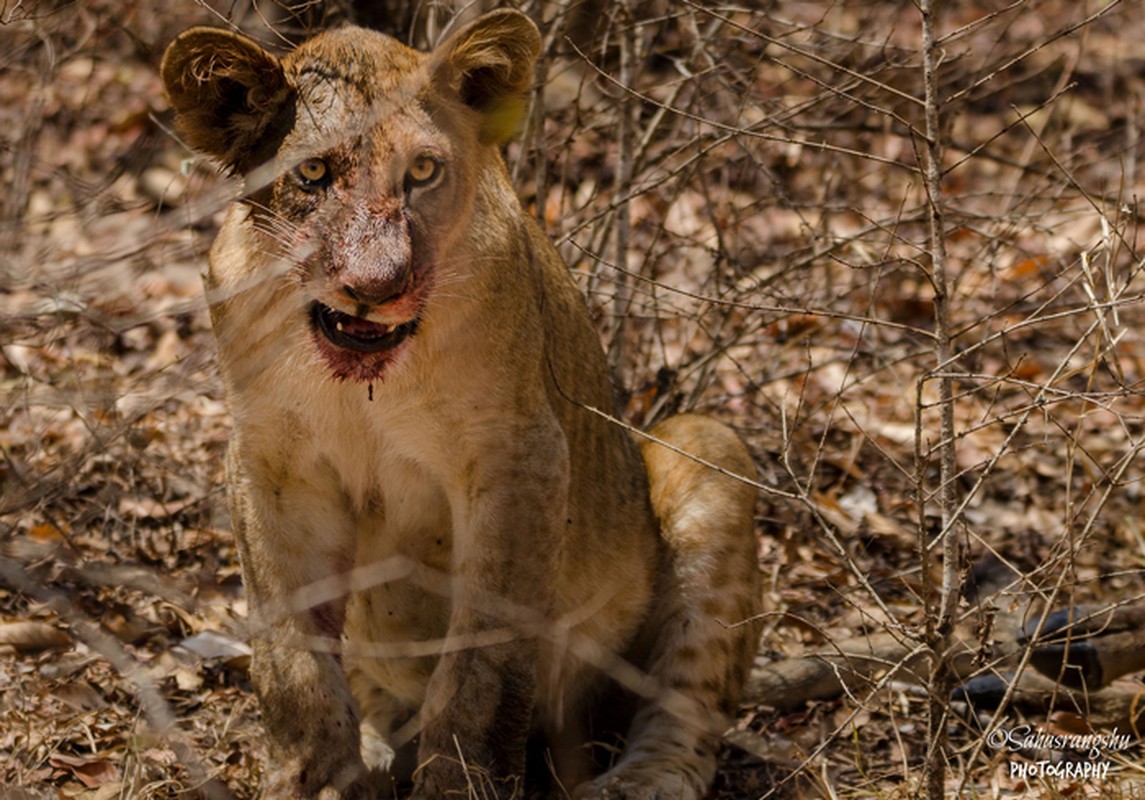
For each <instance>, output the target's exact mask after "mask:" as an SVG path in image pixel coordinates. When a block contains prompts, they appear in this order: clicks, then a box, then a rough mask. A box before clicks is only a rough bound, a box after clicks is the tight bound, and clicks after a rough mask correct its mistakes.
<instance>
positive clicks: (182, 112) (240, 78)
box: [160, 28, 292, 173]
mask: <svg viewBox="0 0 1145 800" xmlns="http://www.w3.org/2000/svg"><path fill="white" fill-rule="evenodd" d="M160 74H161V75H162V77H163V83H164V84H166V86H167V96H168V97H169V98H170V100H171V105H172V107H174V109H175V125H176V127H177V128H178V129H179V132H180V133H181V134H182V135H183V136H184V137H185V138H186V140H187V142H188V143H189V144H190V145H191V146H192V147H194V148H196V149H197V150H201V151H203V152H204V153H207V154H208V155H211V156H214V157H215V158H217V159H219V160H220V161H222V162H223V164H224V165H225V166H226V167H227V168H228V169H230V170H232V171H233V172H239V173H242V172H247V171H248V170H250V169H253V168H254V167H255V166H258V165H259V164H260V163H262V161H264V160H266V159H267V158H269V157H270V156H271V155H273V149H271V150H270V152H267V151H268V145H269V144H270V142H268V141H267V134H268V132H269V131H270V130H271V129H272V128H277V127H280V126H279V125H276V121H280V120H281V118H282V115H283V112H284V111H286V109H287V106H288V105H289V100H290V99H291V98H292V91H291V88H290V86H289V84H288V82H287V80H286V76H285V74H284V73H283V69H282V64H281V62H279V60H278V59H277V58H275V57H274V56H273V55H271V54H270V53H268V52H267V51H265V50H263V49H262V48H261V47H259V46H258V45H257V44H255V43H254V42H252V41H251V40H250V39H247V38H245V37H243V36H239V35H238V34H235V33H230V32H229V31H224V30H220V29H218V28H192V29H190V30H188V31H185V32H184V33H181V34H180V35H179V36H178V37H177V38H176V39H175V41H173V42H171V44H170V45H169V46H168V47H167V52H166V53H164V54H163V64H162V66H161V67H160Z"/></svg>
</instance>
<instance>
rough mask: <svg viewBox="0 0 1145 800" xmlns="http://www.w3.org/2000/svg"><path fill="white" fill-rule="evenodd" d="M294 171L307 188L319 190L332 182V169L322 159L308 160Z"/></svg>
mask: <svg viewBox="0 0 1145 800" xmlns="http://www.w3.org/2000/svg"><path fill="white" fill-rule="evenodd" d="M294 171H295V173H297V175H298V177H299V179H300V180H301V181H302V183H303V184H304V185H305V186H307V187H313V188H319V187H322V186H325V185H326V184H327V183H329V182H330V167H328V166H327V165H326V162H325V161H323V160H322V159H320V158H308V159H306V160H305V161H303V162H302V163H301V164H299V165H298V166H297V167H296V168H295V170H294Z"/></svg>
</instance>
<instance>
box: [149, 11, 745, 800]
mask: <svg viewBox="0 0 1145 800" xmlns="http://www.w3.org/2000/svg"><path fill="white" fill-rule="evenodd" d="M539 47H540V40H539V35H538V33H537V31H536V29H535V28H534V27H533V25H532V23H531V22H529V21H528V19H527V18H526V17H524V16H523V15H521V14H519V13H517V12H512V11H501V12H494V13H492V14H489V15H486V16H484V17H481V18H480V19H478V20H476V21H475V22H473V23H471V24H470V25H468V26H466V27H465V28H463V29H462V30H460V31H458V32H457V33H456V34H455V35H454V36H452V37H451V38H450V39H449V40H448V41H446V42H445V43H444V44H442V45H441V46H440V47H438V48H437V49H436V50H434V51H433V52H432V53H429V54H423V53H418V52H416V51H413V50H410V49H408V48H406V47H404V46H402V45H400V44H398V43H397V42H396V41H394V40H393V39H389V38H387V37H384V36H381V35H380V34H376V33H372V32H369V31H365V30H361V29H357V28H344V29H340V30H335V31H331V32H328V33H325V34H321V35H319V36H318V37H316V38H314V39H312V40H310V41H309V42H307V43H305V44H303V45H302V46H301V47H299V48H298V49H297V50H296V51H294V52H293V53H290V54H289V55H287V56H285V57H284V58H282V59H281V60H280V59H277V58H275V57H274V56H272V55H270V54H268V53H266V52H265V51H263V50H262V49H261V48H259V47H258V46H256V45H255V44H253V43H252V42H250V41H248V40H246V39H243V38H241V37H238V36H235V35H233V34H230V33H225V32H222V31H217V30H208V29H195V30H192V31H188V32H187V33H185V34H183V35H182V36H180V37H179V38H178V39H177V40H176V41H175V42H174V43H172V45H171V46H170V48H169V49H168V51H167V54H166V56H165V58H164V62H163V67H162V73H163V78H164V81H165V82H166V85H167V89H168V94H169V96H170V98H171V101H172V104H173V106H174V107H175V110H176V113H177V118H178V123H179V128H180V131H181V133H182V135H183V136H184V137H185V138H186V140H187V141H188V142H189V143H190V144H191V145H193V146H196V147H198V148H201V149H203V150H204V151H206V152H207V153H209V154H210V155H212V156H215V157H216V158H218V159H219V160H220V161H221V162H222V163H223V164H224V165H225V166H226V167H228V168H229V169H231V170H232V171H235V172H237V173H241V174H245V175H246V177H247V180H248V189H249V193H248V196H247V197H246V198H245V199H244V200H243V201H242V202H238V203H236V204H235V205H234V206H233V207H232V208H231V209H230V210H229V212H228V214H227V218H226V222H225V224H224V226H223V228H222V230H221V232H220V234H219V236H218V239H217V241H216V242H215V245H214V247H213V249H212V251H211V257H210V270H209V274H208V276H207V287H208V295H209V299H210V302H211V309H212V317H213V321H214V325H215V331H216V335H217V338H218V342H219V363H220V366H221V369H222V373H223V377H224V380H225V382H226V388H227V393H228V397H229V401H230V405H231V409H232V412H233V414H234V420H235V432H234V439H233V441H232V442H231V447H230V451H229V455H228V462H227V476H228V490H229V495H230V501H231V506H232V514H233V517H234V523H235V530H236V534H237V537H238V543H239V551H240V554H241V558H242V566H243V575H244V581H245V584H246V589H247V593H248V596H249V599H250V604H251V610H252V616H253V617H254V618H255V620H256V635H255V638H254V650H255V655H254V661H253V663H252V667H251V672H252V678H253V680H254V684H255V688H256V690H257V693H258V697H259V701H260V704H261V708H262V713H263V718H264V722H265V726H266V729H267V732H268V734H269V736H270V740H271V743H272V747H271V757H272V759H273V763H272V765H270V766H269V767H268V770H267V772H266V780H265V781H264V785H265V794H266V796H268V797H272V798H312V797H322V798H358V797H371V796H374V794H375V793H376V792H378V791H383V792H385V791H389V790H390V789H391V788H392V787H393V786H394V785H395V784H400V783H402V782H404V781H408V780H410V779H411V778H412V780H413V787H414V788H413V796H415V797H418V798H425V799H426V800H429V799H430V798H433V799H434V800H436V798H440V797H444V796H446V795H447V794H449V793H451V792H455V791H462V792H463V791H465V790H466V787H467V786H472V785H473V782H474V781H476V780H478V779H479V777H480V776H485V777H486V779H488V780H489V781H490V786H491V787H492V788H493V790H494V791H496V792H498V793H500V794H502V795H504V796H509V795H510V794H512V793H513V792H514V791H516V790H517V788H519V787H518V783H517V782H518V781H519V780H521V779H522V778H523V777H525V772H526V752H527V748H526V744H527V742H531V741H543V742H544V743H545V744H546V745H547V747H548V748H549V756H550V758H551V760H552V762H551V763H552V764H553V765H554V766H555V769H556V771H557V773H558V775H557V778H558V780H559V781H560V782H561V783H562V784H563V785H565V786H566V787H568V788H572V786H574V785H577V784H580V788H579V789H578V790H577V794H578V796H579V797H611V798H622V797H623V798H678V797H679V798H698V797H700V796H701V795H702V794H703V793H704V792H705V790H706V787H707V786H708V784H709V783H710V781H711V779H712V776H713V774H714V771H715V748H716V744H717V737H718V734H719V733H720V732H721V731H722V730H723V728H724V727H725V726H726V724H727V721H728V718H729V715H730V714H731V713H732V711H733V710H734V707H735V704H736V701H737V698H738V696H739V692H740V690H741V688H742V685H743V682H744V679H745V673H746V670H747V667H748V665H749V663H750V660H751V656H752V652H753V650H754V647H755V645H756V638H757V635H758V631H757V629H756V627H755V626H754V625H753V624H750V623H748V624H741V625H738V626H734V627H729V625H733V624H734V623H742V622H744V621H745V620H750V619H751V618H752V617H753V616H754V615H755V614H756V613H757V612H758V601H759V597H758V595H759V591H758V586H757V580H758V575H757V569H756V565H755V558H754V541H753V537H752V506H753V503H754V492H753V491H752V490H751V489H750V488H749V487H747V486H745V485H744V484H742V483H740V482H737V481H735V480H733V479H731V478H728V477H726V476H723V475H721V474H719V473H718V472H715V471H713V470H711V469H708V468H706V467H703V466H701V465H699V464H697V463H696V462H695V461H693V460H690V459H688V458H685V457H683V456H681V455H678V454H676V453H674V452H672V451H671V450H670V449H667V448H665V447H663V446H661V445H658V444H649V443H645V444H643V445H641V446H640V447H638V446H637V445H636V444H635V443H634V441H633V440H632V438H631V437H630V436H629V435H628V434H627V433H626V432H625V431H623V430H622V429H621V428H620V427H619V426H617V425H616V424H614V423H612V422H609V421H608V420H606V419H604V418H602V417H601V416H600V415H598V414H595V413H593V412H592V411H591V410H589V408H590V407H591V408H595V409H601V410H608V409H610V408H611V405H612V398H611V391H610V388H609V384H608V380H607V372H606V366H605V361H604V358H603V354H602V353H601V350H600V346H599V342H598V339H597V337H596V335H595V333H594V331H593V329H592V327H591V325H590V322H589V319H588V315H587V312H586V310H585V308H584V304H583V301H582V299H581V297H580V296H579V293H578V291H577V289H576V287H575V284H574V283H573V282H572V280H571V279H570V277H569V275H568V274H567V270H566V269H565V266H564V265H563V264H562V263H561V261H560V258H559V257H558V256H557V254H556V251H555V250H554V249H553V247H552V245H551V244H550V243H549V241H548V240H547V238H546V237H545V236H544V235H543V234H542V232H541V231H540V230H539V229H538V227H537V226H536V225H535V224H534V223H533V222H532V221H531V220H530V219H529V218H528V217H527V215H525V214H524V213H523V212H522V210H521V208H520V206H519V204H518V202H517V200H516V197H515V196H514V194H513V192H512V188H511V186H510V184H509V181H508V178H507V176H506V173H505V169H504V165H503V164H502V162H501V158H500V155H499V152H498V146H499V144H500V142H501V141H502V140H503V139H504V138H505V137H506V136H507V135H508V134H509V133H510V132H511V131H512V129H513V127H514V125H515V124H516V122H517V121H518V120H519V118H520V115H521V113H522V110H523V99H522V98H523V94H524V92H525V90H526V89H527V88H528V86H529V84H530V82H531V80H532V72H533V61H534V59H535V57H536V55H537V53H538V50H539ZM427 176H428V177H427ZM653 435H655V436H657V437H659V438H662V439H663V440H666V441H668V442H671V443H673V444H674V445H675V446H676V447H679V448H681V449H683V450H686V451H688V452H691V453H696V454H698V455H699V456H700V457H702V458H703V459H705V460H707V461H709V462H714V463H716V464H719V465H721V466H722V467H724V468H726V469H727V470H730V471H731V472H734V473H739V474H750V473H751V472H753V469H754V468H753V465H752V462H751V459H750V457H749V455H748V453H747V451H746V448H744V446H743V444H742V443H741V442H740V441H739V440H738V439H737V438H736V437H735V436H734V435H733V434H732V433H731V432H730V431H729V430H728V429H726V428H725V427H723V426H721V425H719V424H718V423H716V422H713V421H711V420H707V419H704V418H701V417H695V416H682V417H677V418H675V419H672V420H668V421H667V422H665V423H662V424H661V425H660V426H658V427H657V428H656V429H655V430H654V431H653ZM641 450H642V453H643V457H642V455H641ZM625 698H629V700H626V699H625ZM632 698H635V701H634V702H631V699H632ZM609 736H617V737H625V738H626V742H627V750H626V753H625V755H624V756H623V758H621V759H620V760H619V761H618V762H617V763H616V764H615V765H613V766H612V767H611V769H608V770H607V771H605V772H604V774H603V775H600V776H599V777H597V778H595V779H591V778H592V774H593V773H594V772H599V771H600V770H601V769H602V768H606V767H608V765H607V764H602V763H600V762H599V760H595V761H594V760H593V759H592V758H590V757H589V756H590V755H591V753H589V751H586V749H585V748H584V747H583V745H584V743H585V742H587V741H597V740H601V741H604V742H606V743H607V742H615V741H617V740H618V739H616V738H614V739H609V738H608V737H609ZM463 763H464V766H463ZM540 763H541V764H543V763H544V762H540ZM415 767H416V772H413V774H412V776H411V774H410V773H411V770H414V768H415ZM529 767H530V770H531V771H530V772H529V774H528V776H527V777H528V779H529V782H530V784H533V785H540V786H544V785H548V786H549V787H550V789H551V790H552V791H554V792H555V791H557V786H558V784H557V783H556V782H555V781H549V782H548V783H547V784H546V777H547V776H546V775H545V774H543V773H544V768H543V767H541V768H538V765H537V764H535V763H532V762H530V765H529ZM590 779H591V780H590ZM582 781H583V782H582ZM487 788H488V787H487Z"/></svg>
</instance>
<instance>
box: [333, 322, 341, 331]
mask: <svg viewBox="0 0 1145 800" xmlns="http://www.w3.org/2000/svg"><path fill="white" fill-rule="evenodd" d="M334 327H335V328H337V329H338V333H341V332H342V323H341V322H339V323H337V324H335V325H334Z"/></svg>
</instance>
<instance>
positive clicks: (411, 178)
mask: <svg viewBox="0 0 1145 800" xmlns="http://www.w3.org/2000/svg"><path fill="white" fill-rule="evenodd" d="M440 172H441V162H440V161H438V160H437V159H435V158H433V157H432V156H418V157H417V158H415V159H414V160H413V163H411V164H410V166H409V170H408V171H407V172H406V181H407V183H408V185H409V186H411V187H413V186H425V185H426V184H428V183H431V182H432V181H433V180H434V179H435V178H437V176H438V173H440Z"/></svg>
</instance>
